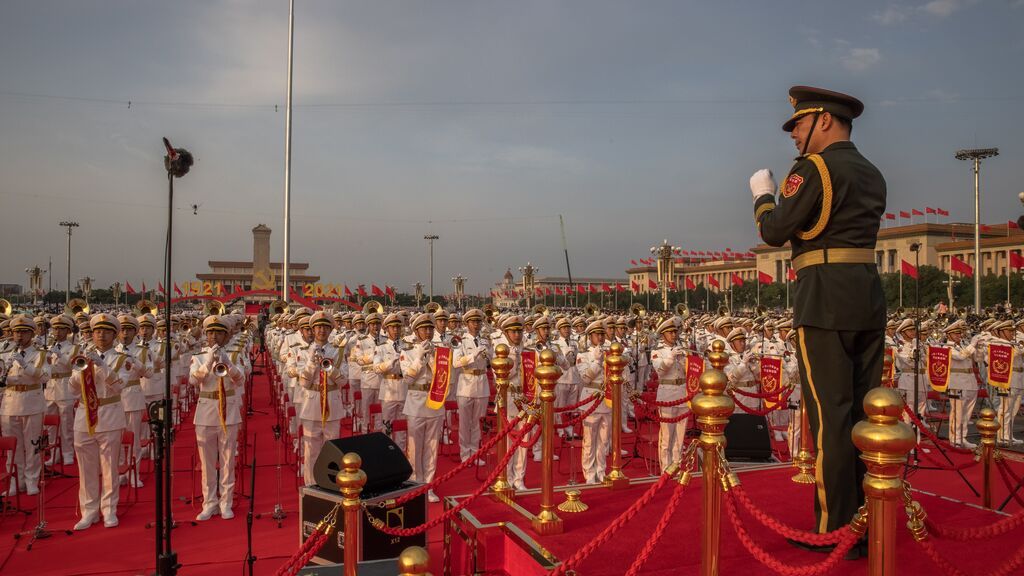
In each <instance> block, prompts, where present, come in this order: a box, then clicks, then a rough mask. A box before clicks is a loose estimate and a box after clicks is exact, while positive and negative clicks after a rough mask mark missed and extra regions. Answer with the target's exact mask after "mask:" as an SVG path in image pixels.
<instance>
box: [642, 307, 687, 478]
mask: <svg viewBox="0 0 1024 576" xmlns="http://www.w3.org/2000/svg"><path fill="white" fill-rule="evenodd" d="M658 335H659V336H661V341H660V342H658V345H657V346H656V347H655V348H654V350H652V351H651V364H652V365H653V366H654V371H655V372H656V373H657V374H658V394H657V400H658V402H671V401H674V400H681V399H683V398H686V350H685V349H684V348H683V347H682V346H680V345H679V328H678V327H677V326H676V322H675V319H674V318H669V319H667V320H665V321H663V322H662V323H661V324H660V325H658ZM686 410H687V407H686V406H685V405H679V406H664V407H660V408H658V414H659V415H660V416H661V417H662V418H665V419H674V418H678V417H680V416H682V415H683V414H685V413H686ZM686 424H687V422H686V418H683V419H682V420H680V421H679V422H662V423H661V425H660V428H659V431H658V461H659V463H660V464H661V469H662V470H666V469H667V468H668V467H669V466H671V465H672V464H673V463H675V462H678V461H679V459H680V458H681V457H682V455H683V446H684V444H685V440H686Z"/></svg>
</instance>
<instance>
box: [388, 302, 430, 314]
mask: <svg viewBox="0 0 1024 576" xmlns="http://www.w3.org/2000/svg"><path fill="white" fill-rule="evenodd" d="M370 302H372V300H371V301H370ZM440 309H441V305H440V304H438V303H437V302H427V303H426V305H425V306H423V311H424V312H426V313H427V314H434V313H436V312H437V311H438V310H440Z"/></svg>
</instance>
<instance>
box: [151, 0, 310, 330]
mask: <svg viewBox="0 0 1024 576" xmlns="http://www.w3.org/2000/svg"><path fill="white" fill-rule="evenodd" d="M294 36H295V0H289V1H288V90H287V94H286V96H285V111H284V265H283V266H282V267H281V268H282V269H283V271H284V278H283V279H282V280H283V281H284V284H282V285H281V300H284V301H285V302H288V299H289V296H290V295H291V291H290V290H289V289H288V288H289V286H288V284H289V283H290V281H291V271H290V270H289V269H288V268H289V266H290V264H291V256H292V253H291V240H292V216H291V205H292V195H291V194H292V47H293V46H294V45H295V42H294ZM167 326H168V327H170V323H168V324H167Z"/></svg>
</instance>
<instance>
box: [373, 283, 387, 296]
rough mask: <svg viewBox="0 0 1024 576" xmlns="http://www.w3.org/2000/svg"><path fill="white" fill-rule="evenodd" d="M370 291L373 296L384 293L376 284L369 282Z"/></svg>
mask: <svg viewBox="0 0 1024 576" xmlns="http://www.w3.org/2000/svg"><path fill="white" fill-rule="evenodd" d="M370 292H372V293H373V295H374V296H383V295H384V291H383V290H381V289H380V288H378V287H377V285H376V284H370Z"/></svg>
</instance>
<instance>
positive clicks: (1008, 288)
mask: <svg viewBox="0 0 1024 576" xmlns="http://www.w3.org/2000/svg"><path fill="white" fill-rule="evenodd" d="M1006 235H1007V236H1009V235H1010V225H1009V224H1007V225H1006ZM1006 304H1007V305H1009V304H1010V247H1009V246H1007V247H1006Z"/></svg>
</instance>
